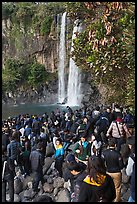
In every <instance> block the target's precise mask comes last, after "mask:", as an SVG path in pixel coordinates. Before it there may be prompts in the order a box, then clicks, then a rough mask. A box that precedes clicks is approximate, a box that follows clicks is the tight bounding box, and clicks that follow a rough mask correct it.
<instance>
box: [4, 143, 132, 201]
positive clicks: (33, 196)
mask: <svg viewBox="0 0 137 204" xmlns="http://www.w3.org/2000/svg"><path fill="white" fill-rule="evenodd" d="M74 146H75V144H72V145H71V146H70V147H69V149H70V150H71V151H72V150H73V148H74ZM54 164H55V161H54V158H53V156H47V157H45V161H44V166H43V175H44V182H45V183H44V185H43V187H42V185H41V183H40V184H39V187H38V188H39V192H38V193H36V192H34V191H33V189H32V182H33V174H30V176H26V177H25V178H24V177H23V175H21V173H20V170H19V168H18V167H16V168H15V169H16V175H17V176H16V177H15V180H14V191H15V192H14V202H40V200H41V199H42V198H44V197H45V198H46V196H50V197H51V199H52V201H53V202H70V191H69V190H70V184H69V181H68V182H65V181H64V179H63V178H61V177H59V176H58V172H57V170H56V169H55V168H54ZM121 195H122V196H121V200H122V201H121V202H127V201H128V198H129V196H130V183H129V179H128V178H127V176H126V175H125V173H124V171H123V172H122V189H121ZM6 199H7V201H8V199H9V195H8V188H7V192H6Z"/></svg>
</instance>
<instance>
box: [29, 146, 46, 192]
mask: <svg viewBox="0 0 137 204" xmlns="http://www.w3.org/2000/svg"><path fill="white" fill-rule="evenodd" d="M42 148H43V145H42V143H41V142H39V143H38V144H37V147H36V150H34V151H32V152H31V153H30V161H31V169H32V173H33V175H34V181H33V190H34V191H35V192H38V185H39V182H40V181H41V183H42V184H43V183H44V181H43V155H42V153H41V151H42Z"/></svg>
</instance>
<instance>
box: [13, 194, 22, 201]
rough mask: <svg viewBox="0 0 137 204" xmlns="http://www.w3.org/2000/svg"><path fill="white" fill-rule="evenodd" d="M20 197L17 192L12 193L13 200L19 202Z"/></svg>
mask: <svg viewBox="0 0 137 204" xmlns="http://www.w3.org/2000/svg"><path fill="white" fill-rule="evenodd" d="M20 201H21V198H20V196H19V195H18V194H14V202H20Z"/></svg>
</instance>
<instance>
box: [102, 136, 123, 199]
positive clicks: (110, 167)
mask: <svg viewBox="0 0 137 204" xmlns="http://www.w3.org/2000/svg"><path fill="white" fill-rule="evenodd" d="M108 145H109V148H108V149H106V150H104V151H103V152H102V158H103V159H104V161H105V164H106V169H107V174H109V175H110V176H111V177H112V179H113V181H114V184H115V189H116V198H115V200H114V202H120V201H121V182H122V173H121V170H122V169H123V168H124V163H123V159H122V157H121V155H120V153H119V152H117V151H116V150H115V147H116V144H115V140H114V138H112V139H110V140H109V141H108Z"/></svg>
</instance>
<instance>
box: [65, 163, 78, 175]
mask: <svg viewBox="0 0 137 204" xmlns="http://www.w3.org/2000/svg"><path fill="white" fill-rule="evenodd" d="M68 169H69V170H70V173H71V174H73V175H77V174H78V173H80V172H81V166H80V165H79V163H77V162H76V161H71V162H70V163H69V164H68Z"/></svg>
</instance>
